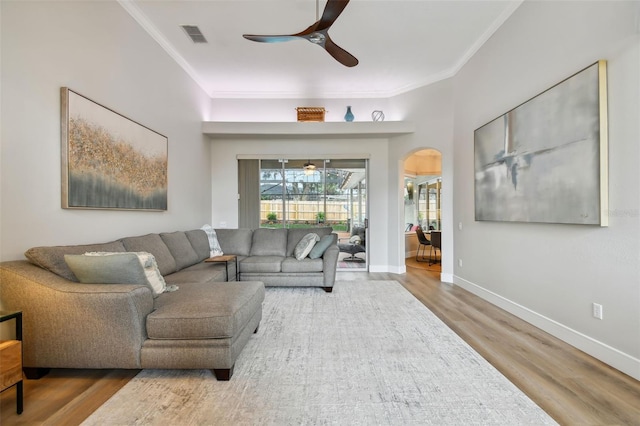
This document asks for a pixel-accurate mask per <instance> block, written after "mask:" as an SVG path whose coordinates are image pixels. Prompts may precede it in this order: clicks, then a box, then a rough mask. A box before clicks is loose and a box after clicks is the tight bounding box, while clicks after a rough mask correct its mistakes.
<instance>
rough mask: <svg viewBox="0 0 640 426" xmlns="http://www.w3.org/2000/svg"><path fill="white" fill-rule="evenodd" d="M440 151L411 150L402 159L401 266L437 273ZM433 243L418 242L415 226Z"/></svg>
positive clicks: (438, 257)
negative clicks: (402, 242)
mask: <svg viewBox="0 0 640 426" xmlns="http://www.w3.org/2000/svg"><path fill="white" fill-rule="evenodd" d="M441 191H442V154H441V153H440V151H437V150H435V149H421V150H418V151H415V152H413V153H412V154H411V155H409V156H408V157H407V158H406V159H405V161H404V221H405V227H404V246H405V250H404V251H405V267H407V268H420V269H425V270H428V271H433V272H434V273H436V274H440V272H441V270H442V266H441V265H442V258H441V257H442V254H441V252H440V250H439V249H435V246H439V245H440V243H439V241H440V240H441V234H440V232H441V231H442V220H441V217H442V216H441V204H442V192H441ZM418 227H419V228H420V229H421V230H422V231H423V233H424V235H425V237H426V239H427V240H428V241H429V242H431V241H433V244H432V245H431V244H429V245H427V246H425V245H424V244H422V245H421V244H420V241H419V236H418V235H417V232H416V228H418Z"/></svg>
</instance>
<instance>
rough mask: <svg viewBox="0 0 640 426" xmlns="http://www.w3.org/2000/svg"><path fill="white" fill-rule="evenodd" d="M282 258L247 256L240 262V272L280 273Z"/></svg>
mask: <svg viewBox="0 0 640 426" xmlns="http://www.w3.org/2000/svg"><path fill="white" fill-rule="evenodd" d="M284 259H285V257H284V256H249V257H247V258H245V259H243V260H242V261H241V262H240V272H241V273H242V272H280V271H281V270H282V269H281V264H282V261H283V260H284Z"/></svg>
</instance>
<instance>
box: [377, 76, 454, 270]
mask: <svg viewBox="0 0 640 426" xmlns="http://www.w3.org/2000/svg"><path fill="white" fill-rule="evenodd" d="M391 107H392V108H393V109H395V110H397V111H398V112H397V114H398V115H399V116H401V117H404V118H405V119H406V120H407V121H412V122H414V123H415V124H416V131H415V133H414V134H412V135H405V136H401V137H397V138H395V139H394V140H393V142H392V143H391V144H390V147H389V176H388V179H389V186H390V188H391V193H390V195H389V197H390V199H391V200H392V201H395V202H392V203H390V205H389V221H390V223H395V226H394V227H390V228H389V230H388V234H387V238H388V241H389V251H390V253H391V255H390V256H391V258H390V263H391V264H392V265H393V267H394V268H392V269H391V271H392V272H405V271H406V268H405V248H404V202H403V191H402V186H403V181H404V160H405V159H406V158H407V157H408V156H409V155H410V154H412V153H413V152H416V151H419V150H421V149H425V148H432V149H437V150H438V151H440V153H441V155H442V199H441V203H442V204H441V206H442V208H441V217H442V273H441V280H442V281H445V282H453V257H454V256H453V250H454V247H453V229H452V226H453V225H452V223H453V173H454V163H453V145H452V138H453V134H452V128H453V85H452V80H450V79H449V80H444V81H441V82H439V83H435V84H432V85H429V86H426V87H422V88H420V89H416V90H413V91H411V92H409V93H405V94H402V95H399V96H396V97H394V98H393V99H392V100H391Z"/></svg>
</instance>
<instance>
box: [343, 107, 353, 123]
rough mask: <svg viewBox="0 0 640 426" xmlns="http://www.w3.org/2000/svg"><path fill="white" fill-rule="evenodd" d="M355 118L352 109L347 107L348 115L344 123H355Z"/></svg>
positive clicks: (345, 116)
mask: <svg viewBox="0 0 640 426" xmlns="http://www.w3.org/2000/svg"><path fill="white" fill-rule="evenodd" d="M354 118H355V117H354V116H353V113H352V112H351V107H350V106H348V107H347V113H346V114H345V115H344V121H353V119H354Z"/></svg>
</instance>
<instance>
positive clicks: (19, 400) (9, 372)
mask: <svg viewBox="0 0 640 426" xmlns="http://www.w3.org/2000/svg"><path fill="white" fill-rule="evenodd" d="M10 319H15V321H16V339H15V340H3V341H0V391H2V392H4V391H5V390H7V389H9V388H10V387H12V386H14V385H15V386H16V412H17V413H18V414H22V408H23V392H24V391H23V383H22V311H11V312H9V311H0V322H4V321H8V320H10Z"/></svg>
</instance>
